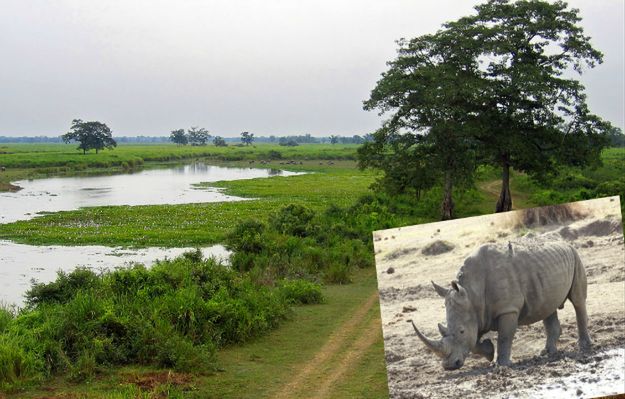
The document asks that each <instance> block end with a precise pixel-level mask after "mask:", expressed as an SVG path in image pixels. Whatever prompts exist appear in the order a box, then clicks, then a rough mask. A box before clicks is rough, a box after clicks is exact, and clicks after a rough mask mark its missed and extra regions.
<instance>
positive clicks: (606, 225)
mask: <svg viewBox="0 0 625 399" xmlns="http://www.w3.org/2000/svg"><path fill="white" fill-rule="evenodd" d="M622 229H623V227H622V226H621V223H619V222H618V221H616V220H595V221H594V222H592V223H589V224H587V225H586V226H583V227H580V228H579V229H577V232H578V233H579V235H582V236H598V237H601V236H607V235H610V234H613V233H617V232H621V231H622Z"/></svg>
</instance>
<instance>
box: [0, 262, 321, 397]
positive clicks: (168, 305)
mask: <svg viewBox="0 0 625 399" xmlns="http://www.w3.org/2000/svg"><path fill="white" fill-rule="evenodd" d="M322 301H323V296H322V295H321V290H320V287H319V286H318V285H316V284H313V283H310V282H307V281H297V280H294V281H285V282H283V283H278V284H277V285H276V286H275V287H270V286H266V285H262V284H259V283H258V282H256V281H254V280H253V278H252V277H251V276H250V275H248V274H245V273H239V272H238V271H236V270H233V269H231V268H228V267H225V266H223V265H221V264H219V263H218V262H216V261H215V260H212V259H208V260H204V259H198V257H197V254H196V253H195V252H191V253H187V254H184V255H182V256H180V257H179V258H177V259H174V260H164V261H159V262H157V263H156V264H155V265H154V266H153V267H152V268H150V269H147V268H145V267H144V266H142V265H138V264H137V265H133V266H130V267H127V268H124V269H119V270H115V271H111V272H104V273H101V274H97V273H94V272H93V271H91V270H88V269H84V268H78V269H76V270H74V271H73V272H71V273H62V272H59V274H58V276H57V279H56V280H55V281H53V282H51V283H48V284H35V285H33V287H32V288H31V290H30V291H29V292H28V294H27V306H26V308H24V309H22V310H21V311H19V313H18V314H17V315H14V314H13V313H12V312H10V311H8V310H6V309H2V310H0V388H1V389H2V390H5V391H6V390H11V389H16V388H17V387H20V386H21V385H24V384H28V383H33V382H36V381H41V380H42V379H45V378H47V377H49V376H52V375H58V374H65V375H66V376H67V377H68V378H69V379H70V380H72V381H83V380H86V379H89V378H91V377H92V376H94V375H95V374H96V373H98V372H99V371H101V370H102V369H103V368H105V367H107V366H115V365H126V364H139V365H146V366H155V367H165V368H171V369H174V370H178V371H194V372H202V371H211V370H214V369H215V352H216V351H217V350H218V349H219V348H222V347H224V346H228V345H232V344H236V343H240V342H245V341H247V340H250V339H252V338H254V337H257V336H260V335H263V334H265V333H267V332H268V331H270V330H272V329H274V328H276V327H277V326H278V325H279V324H280V322H281V321H282V320H284V319H285V318H286V317H287V315H288V313H289V307H290V306H291V305H293V304H308V303H320V302H322Z"/></svg>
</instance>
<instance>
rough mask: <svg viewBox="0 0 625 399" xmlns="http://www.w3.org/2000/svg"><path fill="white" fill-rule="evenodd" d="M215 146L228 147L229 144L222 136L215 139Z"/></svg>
mask: <svg viewBox="0 0 625 399" xmlns="http://www.w3.org/2000/svg"><path fill="white" fill-rule="evenodd" d="M213 144H214V145H215V147H228V143H226V140H224V138H223V137H221V136H215V138H214V139H213Z"/></svg>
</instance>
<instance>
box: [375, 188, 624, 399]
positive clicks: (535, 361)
mask: <svg viewBox="0 0 625 399" xmlns="http://www.w3.org/2000/svg"><path fill="white" fill-rule="evenodd" d="M574 209H575V210H576V217H574V218H571V219H572V220H570V221H569V222H567V223H564V224H563V223H556V224H547V225H537V226H536V227H532V228H528V227H527V226H519V224H518V220H519V217H520V216H522V215H515V212H508V213H507V214H500V215H488V216H484V217H478V218H469V219H460V220H455V221H451V222H440V223H433V224H430V225H420V226H412V227H405V228H401V229H393V230H385V231H379V232H376V233H375V241H374V242H375V249H376V266H377V270H378V286H379V289H380V304H381V310H382V323H383V330H384V340H385V341H384V345H385V356H386V361H387V370H388V381H389V391H390V394H391V397H393V398H453V397H463V398H481V397H494V398H526V397H532V398H533V397H538V398H540V397H555V398H558V397H579V398H582V397H593V396H601V395H609V394H614V393H619V392H625V284H624V281H625V246H624V244H623V230H622V224H621V216H620V204H619V201H618V197H612V198H608V199H600V200H592V201H583V202H580V203H578V205H576V207H575V208H574ZM579 215H584V216H583V217H582V216H579ZM559 220H561V219H559ZM563 232H564V234H563ZM434 237H435V239H434ZM443 240H444V241H446V242H449V243H451V244H453V245H454V248H453V249H452V250H451V251H449V252H447V253H445V254H440V255H438V256H429V257H428V256H425V255H423V254H422V253H421V251H410V252H409V253H407V254H406V255H405V256H399V257H394V258H392V259H391V258H385V255H386V254H388V253H392V252H394V253H399V252H400V251H401V249H402V248H426V247H427V246H428V245H430V244H432V243H433V242H435V241H443ZM518 240H523V241H525V240H531V241H534V240H535V241H536V242H544V241H566V242H567V243H569V244H571V245H573V246H574V247H575V248H577V251H578V253H579V255H580V257H581V259H582V262H583V263H584V266H585V268H586V273H587V277H588V301H587V308H588V313H589V331H590V335H591V338H592V340H593V348H592V349H591V350H590V351H589V352H580V351H579V349H578V347H577V326H576V319H575V312H574V310H573V306H572V305H571V304H570V302H568V301H567V302H566V304H565V307H564V309H562V310H559V311H558V317H559V319H560V323H561V326H562V330H563V331H562V335H561V337H560V339H559V341H558V353H557V354H555V355H554V356H551V357H549V356H546V355H541V354H540V353H541V350H542V349H543V348H544V346H545V339H546V335H545V332H544V327H543V325H542V323H540V322H539V323H535V324H532V325H530V326H520V327H519V329H518V331H517V333H516V336H515V339H514V342H513V346H512V361H513V365H512V367H509V368H500V367H497V366H495V365H494V364H493V363H491V362H489V361H488V360H486V359H484V358H481V357H477V356H471V357H469V358H467V359H466V361H465V364H464V366H463V367H462V368H461V369H459V370H456V371H445V370H443V368H442V366H441V363H440V360H439V359H438V358H437V357H435V356H434V355H433V354H432V353H429V352H428V351H427V350H426V349H425V347H424V346H423V344H422V343H421V342H420V341H419V340H418V338H417V337H416V336H415V334H414V331H413V329H412V327H411V325H410V323H408V321H409V320H414V322H415V324H416V325H417V326H419V328H420V329H422V331H423V332H424V333H425V334H426V335H428V336H432V337H437V336H439V333H438V331H437V327H436V324H437V323H438V322H443V323H444V322H445V307H444V302H443V300H442V299H441V298H440V297H438V295H437V294H436V293H435V291H434V289H433V288H432V287H431V283H430V280H434V281H436V282H437V283H439V284H441V285H448V284H449V282H450V281H451V280H453V279H454V278H455V276H456V273H457V272H458V270H459V269H460V266H461V265H462V262H463V260H464V259H465V258H466V257H467V256H468V255H470V254H471V253H472V252H473V251H474V250H475V249H477V248H478V247H479V246H481V245H483V244H485V243H492V242H496V243H497V244H500V245H502V246H507V245H508V242H512V246H513V247H514V242H515V241H518ZM389 267H392V268H393V269H394V273H392V274H388V273H386V270H387V269H388V268H389ZM484 338H490V339H491V340H492V341H493V342H494V343H495V341H496V339H497V334H496V333H494V332H490V333H488V334H487V335H485V336H484Z"/></svg>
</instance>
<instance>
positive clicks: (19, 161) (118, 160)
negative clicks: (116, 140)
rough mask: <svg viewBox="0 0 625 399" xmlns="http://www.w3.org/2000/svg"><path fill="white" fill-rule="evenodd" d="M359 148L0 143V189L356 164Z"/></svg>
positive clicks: (268, 145) (346, 146)
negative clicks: (81, 179)
mask: <svg viewBox="0 0 625 399" xmlns="http://www.w3.org/2000/svg"><path fill="white" fill-rule="evenodd" d="M356 148H357V145H353V144H345V145H343V144H340V145H339V144H337V145H332V144H314V145H310V144H309V145H300V146H295V147H287V146H280V145H274V144H259V145H252V146H243V147H239V146H228V147H215V146H213V145H208V146H197V147H192V146H176V145H173V144H169V145H168V144H155V145H138V144H136V145H135V144H124V145H120V146H118V147H117V148H115V149H114V150H110V151H109V150H105V151H101V152H100V153H99V154H96V153H95V152H90V153H87V154H85V155H83V154H82V152H81V151H78V150H76V145H75V144H0V167H5V168H6V171H5V172H1V173H0V189H2V188H4V189H5V190H6V189H7V188H8V187H7V186H6V185H7V184H8V183H9V182H10V181H11V180H17V179H23V178H36V177H41V176H47V175H52V174H53V175H59V174H77V173H93V172H100V173H101V172H112V171H123V170H129V169H134V168H138V167H143V166H144V165H145V166H148V164H151V165H154V164H158V163H164V162H176V161H183V160H191V159H200V158H202V159H210V160H212V161H213V162H228V161H244V160H260V159H270V158H272V157H273V158H274V159H275V157H276V152H277V153H280V156H281V158H282V159H297V160H306V159H316V160H317V159H323V160H339V159H342V160H354V159H355V155H356Z"/></svg>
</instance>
